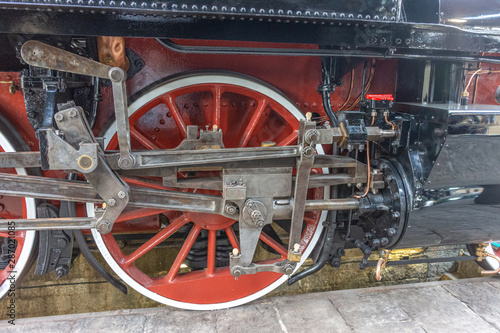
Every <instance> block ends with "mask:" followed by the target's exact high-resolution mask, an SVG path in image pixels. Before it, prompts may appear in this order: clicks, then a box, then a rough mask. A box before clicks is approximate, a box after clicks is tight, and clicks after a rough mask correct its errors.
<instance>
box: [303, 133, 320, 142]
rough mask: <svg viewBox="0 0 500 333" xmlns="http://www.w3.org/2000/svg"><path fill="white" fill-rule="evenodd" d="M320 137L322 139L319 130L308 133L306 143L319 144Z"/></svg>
mask: <svg viewBox="0 0 500 333" xmlns="http://www.w3.org/2000/svg"><path fill="white" fill-rule="evenodd" d="M319 137H320V134H319V132H318V131H317V130H309V131H307V133H306V137H305V141H306V142H307V143H308V144H315V143H316V142H318V140H319Z"/></svg>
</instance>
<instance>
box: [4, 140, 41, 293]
mask: <svg viewBox="0 0 500 333" xmlns="http://www.w3.org/2000/svg"><path fill="white" fill-rule="evenodd" d="M0 146H1V147H2V148H3V150H4V151H5V152H15V151H16V150H15V149H14V147H13V146H12V144H11V143H10V142H9V140H8V139H7V138H6V137H5V135H4V134H3V133H2V132H0ZM16 172H17V174H18V175H27V173H26V170H25V169H22V168H16ZM24 202H25V204H26V214H27V218H29V219H34V218H36V206H35V199H33V198H24ZM35 234H36V232H35V231H27V232H26V236H25V238H24V244H23V249H22V250H21V254H20V255H19V258H17V262H16V264H15V267H14V269H12V273H11V274H9V275H10V276H12V277H13V278H14V279H15V281H16V282H17V280H18V279H19V277H20V276H21V274H22V273H23V271H24V270H25V269H26V268H27V267H26V266H27V265H28V262H29V259H30V256H31V251H32V250H33V246H34V244H35ZM5 269H8V268H5ZM10 289H11V281H10V279H6V280H5V281H4V282H3V283H2V285H1V286H0V298H2V297H3V296H5V294H6V293H7V292H8V291H9V290H10Z"/></svg>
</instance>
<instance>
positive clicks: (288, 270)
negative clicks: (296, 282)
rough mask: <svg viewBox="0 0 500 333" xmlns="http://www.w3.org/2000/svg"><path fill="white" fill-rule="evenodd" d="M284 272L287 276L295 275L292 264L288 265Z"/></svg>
mask: <svg viewBox="0 0 500 333" xmlns="http://www.w3.org/2000/svg"><path fill="white" fill-rule="evenodd" d="M283 270H284V272H285V274H286V275H290V274H292V273H293V265H292V264H286V265H285V267H284V269H283Z"/></svg>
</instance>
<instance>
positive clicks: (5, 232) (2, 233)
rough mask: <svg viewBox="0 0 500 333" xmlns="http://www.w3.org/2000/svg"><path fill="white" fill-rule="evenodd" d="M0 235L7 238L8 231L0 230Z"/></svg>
mask: <svg viewBox="0 0 500 333" xmlns="http://www.w3.org/2000/svg"><path fill="white" fill-rule="evenodd" d="M0 237H4V238H9V233H8V232H7V231H2V232H0Z"/></svg>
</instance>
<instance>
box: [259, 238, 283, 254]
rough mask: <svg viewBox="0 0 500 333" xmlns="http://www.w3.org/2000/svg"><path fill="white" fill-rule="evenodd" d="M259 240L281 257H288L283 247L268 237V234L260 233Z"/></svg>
mask: <svg viewBox="0 0 500 333" xmlns="http://www.w3.org/2000/svg"><path fill="white" fill-rule="evenodd" d="M259 238H260V240H261V241H263V242H264V243H266V244H267V245H269V246H270V247H272V248H273V249H274V250H276V251H278V253H279V254H281V256H282V257H286V256H287V255H288V254H287V250H286V249H285V248H284V247H283V246H281V244H279V243H278V242H277V241H275V240H274V239H272V238H271V237H269V235H268V234H266V233H264V232H261V233H260V237H259Z"/></svg>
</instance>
